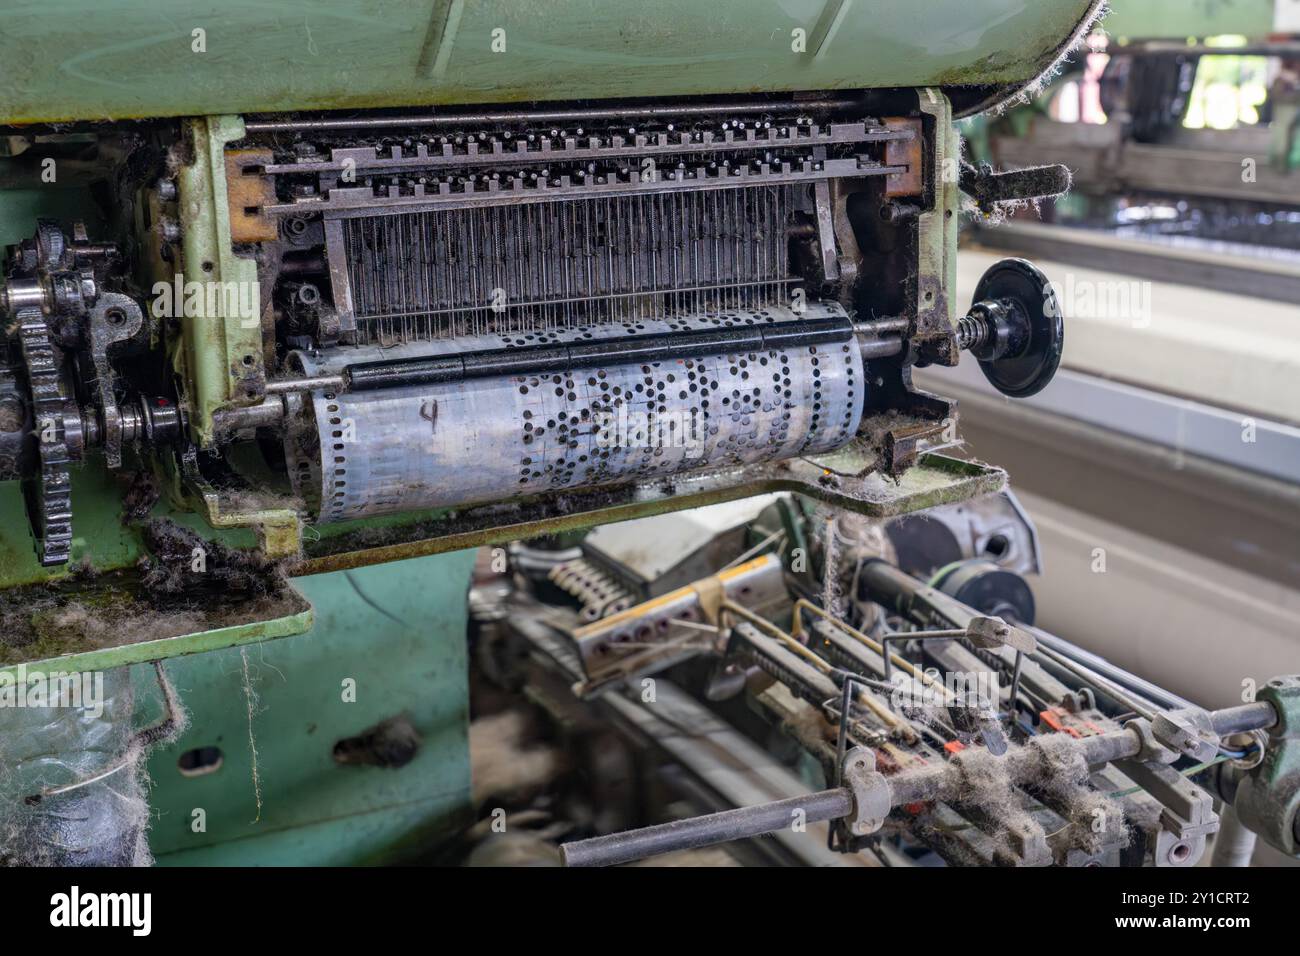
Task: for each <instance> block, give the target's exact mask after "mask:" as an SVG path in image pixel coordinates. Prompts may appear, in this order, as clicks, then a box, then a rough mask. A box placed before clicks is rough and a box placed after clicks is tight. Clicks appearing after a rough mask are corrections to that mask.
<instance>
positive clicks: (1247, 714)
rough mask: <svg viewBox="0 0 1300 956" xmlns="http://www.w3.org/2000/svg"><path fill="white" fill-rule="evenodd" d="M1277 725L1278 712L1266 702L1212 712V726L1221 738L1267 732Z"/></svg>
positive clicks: (1240, 705)
mask: <svg viewBox="0 0 1300 956" xmlns="http://www.w3.org/2000/svg"><path fill="white" fill-rule="evenodd" d="M1276 723H1277V711H1276V710H1275V709H1274V708H1273V705H1272V704H1270V703H1267V702H1266V701H1262V700H1260V701H1256V702H1255V703H1253V704H1238V705H1237V706H1236V707H1225V708H1224V709H1223V710H1212V711H1210V724H1211V725H1212V726H1213V727H1214V732H1215V733H1216V734H1218V735H1219V736H1220V737H1227V736H1228V735H1230V734H1242V733H1245V732H1246V731H1248V730H1267V729H1268V728H1270V727H1272V726H1273V725H1274V724H1276Z"/></svg>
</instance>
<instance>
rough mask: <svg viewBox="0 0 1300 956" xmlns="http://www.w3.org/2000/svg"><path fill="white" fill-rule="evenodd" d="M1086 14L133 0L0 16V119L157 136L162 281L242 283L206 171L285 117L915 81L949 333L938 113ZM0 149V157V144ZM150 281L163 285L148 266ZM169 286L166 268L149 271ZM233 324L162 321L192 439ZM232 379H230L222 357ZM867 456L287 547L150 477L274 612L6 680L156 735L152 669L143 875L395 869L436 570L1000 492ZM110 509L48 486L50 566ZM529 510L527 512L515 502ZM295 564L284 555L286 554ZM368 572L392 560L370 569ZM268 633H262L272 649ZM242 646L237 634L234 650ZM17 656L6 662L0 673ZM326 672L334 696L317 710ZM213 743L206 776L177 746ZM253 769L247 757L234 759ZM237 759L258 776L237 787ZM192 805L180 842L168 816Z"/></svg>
mask: <svg viewBox="0 0 1300 956" xmlns="http://www.w3.org/2000/svg"><path fill="white" fill-rule="evenodd" d="M1097 6H1098V4H1097V0H1036V2H1034V3H1024V2H1021V0H932V2H931V3H929V4H927V6H926V9H925V11H924V14H923V15H921V14H918V12H917V10H916V6H915V4H913V3H907V2H902V0H890V2H885V3H871V4H867V3H866V2H865V0H716V2H713V3H710V4H708V5H701V4H699V3H697V2H694V0H643V2H638V3H636V4H630V3H614V2H609V0H568V2H561V0H477V2H469V0H416V2H408V0H310V2H309V0H285V2H280V3H270V2H266V0H228V2H225V3H222V4H220V5H219V6H215V7H214V6H213V5H212V4H210V3H207V2H202V0H173V2H171V3H169V4H168V5H167V7H166V10H165V13H163V12H160V10H159V8H158V5H157V4H156V3H153V2H150V0H115V2H111V3H102V4H86V3H84V2H80V0H49V2H46V3H43V4H29V3H0V19H2V20H3V23H4V29H3V31H0V125H9V126H15V125H23V124H43V123H51V122H64V121H104V120H121V119H132V118H145V119H152V118H162V117H180V118H182V119H183V128H184V131H185V139H186V141H187V142H188V143H189V145H190V147H191V148H190V149H189V151H188V156H187V161H186V162H184V163H182V164H181V165H180V167H179V169H178V176H177V187H178V214H179V218H180V220H181V229H182V242H181V262H180V264H179V266H180V272H181V281H182V282H184V281H186V280H189V279H199V280H203V281H209V282H210V281H221V282H252V283H253V287H256V269H255V266H254V264H253V261H252V260H251V259H249V258H247V257H245V256H243V255H241V254H240V253H239V250H238V249H236V247H235V245H234V244H233V243H232V242H231V230H230V216H229V212H228V202H227V182H226V165H225V162H224V150H225V146H226V144H227V143H230V142H232V141H235V140H237V139H239V138H240V137H241V136H242V135H243V132H244V126H243V124H244V120H243V119H242V116H243V115H246V114H250V113H290V112H300V111H310V110H327V109H328V110H348V109H358V108H367V109H370V108H382V107H394V108H408V109H411V110H413V111H416V112H423V111H427V110H428V109H429V108H431V107H432V108H437V107H440V106H444V105H453V104H454V105H458V106H464V105H469V104H479V103H501V104H505V103H533V102H537V101H549V102H559V101H576V100H591V99H593V98H595V99H601V98H655V99H666V98H672V97H687V96H697V95H713V96H717V95H728V94H746V93H755V92H779V91H833V90H849V91H852V90H864V89H881V88H891V89H907V88H910V89H913V90H914V91H915V96H916V98H917V102H918V103H919V105H920V110H921V111H922V113H924V114H926V115H927V117H928V120H927V121H928V122H930V123H932V124H933V128H934V132H935V136H934V143H935V155H934V156H933V157H932V161H933V164H934V166H933V182H934V184H935V190H936V197H935V198H936V202H935V205H934V208H933V209H931V210H929V211H927V212H925V213H923V214H922V215H921V216H920V220H919V226H918V276H917V281H918V290H919V291H918V303H917V307H918V310H921V311H925V312H928V313H931V314H932V315H933V316H934V317H937V318H941V319H942V320H944V321H947V322H949V323H951V322H952V321H953V319H954V317H955V314H956V308H957V305H956V303H954V302H953V301H951V299H950V297H949V292H950V291H951V290H952V289H953V288H954V285H955V271H956V262H955V256H956V232H957V213H958V209H959V196H958V186H957V176H956V169H957V165H956V163H957V158H958V154H959V147H958V139H957V136H956V133H955V130H954V126H953V113H954V106H953V104H954V103H955V104H957V105H956V111H957V112H963V111H969V110H972V109H976V108H980V107H982V106H984V105H987V104H988V103H991V102H994V101H996V100H998V99H1000V98H1001V97H1003V96H1005V95H1007V94H1008V93H1010V92H1013V91H1014V90H1016V89H1018V88H1019V87H1022V86H1024V85H1025V84H1027V83H1029V82H1031V81H1033V80H1034V79H1035V78H1036V77H1037V76H1038V75H1040V74H1041V73H1042V72H1043V71H1044V70H1045V69H1046V68H1047V67H1048V66H1049V65H1050V64H1051V63H1052V62H1053V61H1054V60H1055V59H1056V58H1057V57H1058V55H1059V54H1060V53H1061V52H1062V50H1063V49H1064V48H1065V47H1066V46H1068V44H1069V43H1070V42H1071V41H1072V39H1073V38H1075V37H1077V35H1078V33H1079V31H1080V29H1082V27H1083V25H1084V24H1086V23H1089V22H1091V19H1092V17H1093V15H1094V14H1095V12H1096V9H1097ZM2 146H3V143H0V147H2ZM38 216H51V217H55V218H59V219H62V220H65V221H66V220H71V219H74V218H77V219H88V220H89V225H90V227H91V229H92V232H93V231H94V227H95V225H96V224H95V222H94V216H95V204H94V203H93V202H92V201H91V199H90V196H89V193H88V191H87V190H86V188H85V187H84V186H77V185H75V184H66V183H62V184H58V183H56V184H45V183H38V182H31V183H27V182H23V181H14V177H13V176H11V175H9V171H8V170H7V169H6V167H5V163H4V160H3V149H2V148H0V243H3V244H9V243H13V242H16V241H18V240H20V239H22V238H24V237H26V236H27V235H29V234H30V232H31V228H32V223H33V221H34V219H35V218H37V217H38ZM150 268H151V269H152V271H153V272H154V273H156V274H154V275H151V276H148V277H147V278H152V279H154V280H157V281H165V282H171V281H173V279H174V278H175V277H174V276H173V275H164V274H162V272H163V264H162V263H161V262H157V261H155V262H152V263H151V264H150ZM168 268H169V269H170V266H168ZM256 313H257V314H256V315H255V316H250V315H240V314H235V315H226V314H221V313H216V314H207V313H202V312H201V313H199V314H189V315H187V316H186V317H185V318H184V319H183V321H182V324H181V334H180V337H179V346H178V347H177V348H176V349H175V350H174V352H173V356H172V357H173V360H174V365H175V368H176V371H177V373H178V375H179V377H180V379H181V380H182V382H183V383H184V387H185V398H186V401H187V404H188V405H189V407H190V409H191V411H192V414H191V416H190V427H191V431H192V435H193V437H194V439H195V440H196V442H197V443H198V444H199V445H200V446H207V445H209V444H210V443H211V440H212V436H213V417H214V415H216V414H218V413H219V412H220V410H221V409H223V408H226V407H229V406H231V405H239V404H251V403H254V402H256V401H258V400H260V388H261V386H262V384H263V383H264V381H265V368H264V366H263V364H262V361H263V359H262V347H261V343H262V331H261V324H260V303H258V305H257V309H256ZM249 359H251V361H249ZM874 464H875V462H874V461H873V460H872V458H871V456H870V454H869V449H867V448H866V446H865V445H855V446H850V447H849V448H847V449H845V450H844V451H843V452H841V453H840V454H838V455H835V456H827V457H826V458H825V459H821V460H818V461H816V462H795V463H786V464H783V465H778V466H771V467H768V468H763V469H755V470H753V471H750V472H747V473H746V474H745V475H743V476H736V475H725V474H718V475H713V476H705V477H704V478H701V479H692V478H688V479H686V480H684V481H682V482H679V483H678V484H676V485H675V486H671V487H669V486H666V487H664V488H663V489H662V491H661V492H656V493H646V492H645V491H644V490H639V491H626V492H615V493H613V494H608V493H605V492H601V491H593V492H590V493H587V492H584V493H580V494H575V495H572V496H568V498H567V499H564V500H561V499H558V498H557V499H552V500H550V501H549V502H541V503H537V504H535V505H532V506H528V507H524V508H522V509H521V510H520V511H519V512H518V514H517V516H516V518H515V520H511V521H509V522H506V523H502V521H501V519H500V516H499V515H497V516H496V517H495V518H494V516H493V515H492V514H491V513H490V512H489V510H487V509H479V510H477V511H476V510H475V509H468V510H466V511H462V512H461V513H459V514H442V513H422V514H413V515H400V516H394V517H391V518H385V519H375V520H369V521H356V522H348V523H344V524H339V525H330V526H321V527H317V528H308V527H304V525H303V523H302V519H301V518H300V516H299V514H298V513H297V511H296V510H295V509H294V508H293V506H292V504H291V503H289V502H286V501H285V500H283V498H281V497H277V496H276V495H274V494H265V495H263V496H262V497H261V498H260V500H254V501H253V503H251V504H250V502H249V500H248V497H247V496H244V495H241V496H238V498H236V497H234V496H230V495H229V494H228V493H227V492H223V491H217V490H216V489H213V488H211V487H209V486H206V485H204V484H203V483H202V482H201V481H196V480H195V479H194V478H193V476H192V475H186V474H185V473H184V471H183V469H181V468H180V467H179V465H178V464H177V463H176V462H174V461H170V460H163V461H161V462H158V463H155V464H154V465H152V466H148V465H145V464H144V463H137V465H138V466H140V467H152V468H153V469H154V470H156V471H157V473H158V478H159V479H160V483H161V485H162V487H163V489H164V491H165V494H164V498H163V500H162V501H161V502H160V503H159V504H158V505H157V506H156V507H155V509H154V512H153V514H154V517H165V518H169V519H171V520H174V521H176V522H177V523H179V524H181V525H183V526H185V527H188V528H190V529H192V530H195V531H198V532H200V533H202V534H204V535H205V536H208V537H209V538H211V539H214V540H217V541H220V542H222V543H225V544H229V545H232V546H235V547H241V548H251V547H260V548H262V549H263V550H265V551H266V552H267V553H268V554H270V555H272V556H286V557H287V556H294V557H296V558H298V559H299V560H298V562H297V563H296V564H295V565H294V568H293V573H295V574H296V575H298V576H297V577H296V578H295V579H294V582H293V587H294V588H296V589H297V590H299V591H300V592H301V599H302V603H301V605H295V606H293V607H291V608H289V609H288V610H287V611H286V612H285V613H283V614H281V615H280V616H278V617H276V618H275V619H274V620H271V621H260V622H249V623H247V624H240V625H236V626H231V627H226V628H223V629H218V630H210V631H206V632H202V633H196V634H185V635H178V636H176V637H173V638H167V639H164V640H163V641H159V642H153V643H138V644H135V645H126V646H124V647H121V648H93V647H86V648H79V649H78V648H73V649H71V650H70V651H68V653H65V654H62V655H60V656H58V657H54V658H50V657H48V656H46V657H41V656H40V655H36V657H35V659H34V660H33V661H30V662H28V663H29V666H35V665H40V666H48V667H49V668H50V669H64V670H71V669H81V668H94V667H107V666H134V667H135V668H136V670H137V674H136V678H137V679H136V684H137V698H138V701H139V707H140V712H139V717H140V719H141V723H144V722H146V721H149V720H150V719H153V718H156V717H158V716H160V714H159V713H157V712H156V710H157V704H156V703H155V704H151V703H150V702H156V701H157V691H156V688H155V686H154V678H153V673H152V669H151V668H148V667H146V666H144V665H142V664H140V663H138V662H140V661H145V660H153V659H167V661H168V663H167V664H166V667H167V669H168V672H169V674H170V677H171V679H172V681H173V683H174V684H175V686H176V687H177V690H178V691H179V693H180V695H181V698H182V699H183V700H184V702H185V704H186V706H187V707H188V709H189V711H190V714H191V722H190V725H189V728H188V729H187V730H186V731H185V732H184V734H183V736H182V737H181V738H180V739H179V740H178V741H177V742H175V743H174V744H171V745H169V746H167V747H164V748H161V749H159V750H157V751H156V752H155V753H154V754H153V755H152V756H151V758H150V762H149V774H150V777H151V778H152V781H153V784H152V794H151V807H152V809H153V813H154V818H153V820H152V829H151V843H152V847H153V850H154V853H155V854H156V856H157V857H158V859H159V861H160V862H163V863H265V862H290V861H291V862H296V863H356V862H379V861H382V860H391V859H395V858H402V857H405V856H407V855H409V854H411V853H413V852H416V851H417V850H419V849H421V848H423V849H427V848H428V847H429V846H430V845H431V841H432V840H433V839H434V838H436V837H437V836H439V835H445V834H447V833H449V832H451V831H453V830H454V829H456V828H457V827H459V826H461V825H463V824H464V823H466V822H467V821H468V820H469V818H470V816H471V812H472V807H471V806H470V788H469V764H468V745H467V724H468V708H467V698H468V691H467V684H466V660H465V654H466V648H465V633H466V619H465V614H466V602H465V589H466V587H467V586H468V578H469V570H470V566H471V563H472V552H469V551H464V550H457V549H464V548H470V547H474V546H477V545H483V544H492V543H500V542H504V541H507V540H511V539H513V538H518V537H527V536H531V535H537V534H546V533H557V532H562V531H568V530H573V529H578V528H582V527H588V526H591V525H593V524H597V523H604V522H609V521H617V520H623V519H627V518H632V517H639V516H643V515H646V514H654V513H659V512H663V511H669V510H677V509H680V508H684V507H692V506H696V505H702V504H707V503H710V502H713V501H721V500H728V499H731V498H736V497H741V496H744V495H748V494H758V493H762V492H765V491H771V490H794V491H798V492H800V493H804V494H807V495H809V496H811V497H816V498H819V499H821V500H824V501H830V502H832V503H835V504H839V505H843V506H846V507H850V508H853V509H854V510H858V511H861V512H864V513H867V514H873V515H877V516H881V517H884V516H888V515H892V514H897V513H901V512H903V511H909V510H916V509H920V508H925V507H930V506H933V505H936V504H943V503H947V502H950V501H956V500H962V499H965V498H969V497H972V496H974V495H977V494H981V493H985V492H988V491H993V490H996V489H998V488H1000V487H1001V486H1002V485H1003V483H1004V481H1005V475H1004V474H1003V473H1002V472H1001V471H1000V470H998V469H996V468H990V467H987V466H983V465H979V464H972V463H967V462H958V461H956V460H954V459H949V458H944V457H942V456H937V455H924V456H922V457H921V458H920V459H919V461H918V463H917V465H916V467H914V468H912V469H911V470H909V471H906V472H904V473H903V474H902V475H901V476H900V477H899V478H898V479H896V480H895V479H888V478H884V477H882V476H880V475H871V474H870V472H871V471H872V469H873V466H874ZM123 492H124V488H123V486H122V484H121V482H120V481H119V480H118V479H117V478H116V477H114V476H113V475H111V474H109V473H108V472H107V471H105V470H104V469H103V468H100V467H97V463H96V462H95V461H94V460H93V459H92V461H91V462H89V464H88V465H83V466H82V467H80V468H77V469H74V475H73V501H74V510H75V514H76V523H75V525H74V534H75V535H76V538H75V539H74V545H73V562H72V565H74V566H75V565H77V564H82V563H84V564H88V565H90V566H92V567H94V568H95V569H97V570H100V571H113V570H115V569H125V568H129V567H130V566H131V565H133V564H135V563H136V562H137V561H138V560H139V559H140V558H141V557H142V555H143V554H144V548H143V545H142V542H141V538H140V535H139V532H138V530H136V529H134V528H131V527H128V526H125V525H124V524H123V523H122V521H121V507H122V497H123ZM530 508H531V510H530ZM0 528H3V532H2V533H0V587H3V588H13V587H34V586H40V585H41V584H42V583H46V582H50V581H55V580H57V579H59V578H61V577H64V576H66V575H67V574H68V573H69V572H68V571H67V570H66V569H63V570H59V569H55V570H48V569H44V568H42V567H41V566H40V565H39V564H38V563H37V561H36V559H35V555H34V554H33V551H32V547H31V540H30V538H29V535H28V531H27V522H26V518H25V515H24V509H23V502H22V497H21V494H20V492H19V488H18V485H17V483H16V482H0ZM300 545H301V548H302V550H301V552H300V553H299V550H298V549H299V547H300ZM376 562H395V563H390V564H386V565H385V566H384V567H383V568H376V567H367V565H372V564H374V563H376ZM272 638H274V640H272ZM254 642H255V643H254ZM15 664H16V661H8V662H7V666H13V665H15ZM347 679H352V680H354V681H355V686H356V688H357V693H356V701H355V702H347V701H345V700H344V699H343V697H342V695H341V690H342V688H341V683H342V682H343V681H344V680H347ZM403 714H404V715H405V716H406V717H407V718H408V719H409V720H410V721H411V723H412V724H413V725H414V726H415V727H416V729H417V731H418V732H419V734H420V736H421V737H422V738H423V744H422V746H421V748H420V750H419V752H418V754H417V756H416V758H415V759H414V760H413V761H412V762H411V763H410V764H408V765H406V766H405V767H402V768H392V767H370V766H364V767H356V766H345V765H342V764H340V763H339V762H338V761H337V760H335V758H334V756H333V747H334V745H335V743H337V741H338V740H340V739H343V738H347V737H350V736H355V735H357V734H359V733H362V732H363V731H365V730H366V729H367V728H369V727H372V726H374V725H376V724H377V723H379V722H380V721H383V720H387V719H390V718H393V717H395V716H398V715H403ZM204 748H208V749H216V750H219V751H220V754H221V760H220V761H219V763H217V765H216V766H212V763H211V762H209V763H208V764H207V765H205V769H206V770H207V772H203V773H192V772H185V773H183V772H182V769H181V767H180V766H179V765H178V759H179V758H180V755H181V754H185V753H188V752H190V751H195V750H199V749H204ZM254 755H256V756H254ZM254 760H256V768H257V771H256V773H254ZM196 810H203V811H204V813H203V814H202V816H203V819H204V824H203V826H202V827H198V826H197V825H196V821H197V818H196V814H195V811H196Z"/></svg>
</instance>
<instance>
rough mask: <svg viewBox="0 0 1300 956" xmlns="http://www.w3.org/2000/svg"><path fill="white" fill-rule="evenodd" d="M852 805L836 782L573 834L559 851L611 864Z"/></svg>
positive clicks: (831, 815) (841, 812)
mask: <svg viewBox="0 0 1300 956" xmlns="http://www.w3.org/2000/svg"><path fill="white" fill-rule="evenodd" d="M852 811H853V795H852V793H851V791H850V790H849V789H848V788H847V787H841V788H839V789H835V790H822V791H819V792H817V793H810V794H807V795H805V796H799V797H791V798H789V799H788V800H778V801H776V802H774V803H761V804H758V805H757V806H752V807H741V808H739V809H737V810H723V811H721V812H720V813H710V814H708V815H706V816H702V817H690V818H688V819H686V820H674V821H672V822H671V823H661V824H659V825H658V826H652V827H644V828H643V829H640V830H628V831H625V832H623V833H611V834H608V835H607V836H598V837H592V838H591V839H589V840H577V841H575V842H573V843H565V844H563V845H562V846H561V847H560V855H561V857H562V858H563V860H564V865H565V866H616V865H617V864H619V863H630V862H631V861H632V860H640V859H644V858H645V857H648V856H655V855H658V854H661V853H672V852H675V851H677V850H691V849H695V848H697V847H702V846H714V845H715V844H718V843H729V842H731V841H732V840H744V839H747V838H748V837H756V836H762V835H763V834H764V833H772V832H774V831H776V830H782V829H785V828H786V827H788V826H790V825H791V824H792V823H794V822H795V821H796V820H798V821H800V822H803V823H818V822H821V821H824V820H834V819H836V818H838V817H843V816H847V815H848V814H849V813H851V812H852Z"/></svg>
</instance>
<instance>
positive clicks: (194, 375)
mask: <svg viewBox="0 0 1300 956" xmlns="http://www.w3.org/2000/svg"><path fill="white" fill-rule="evenodd" d="M187 125H188V126H189V129H190V132H191V135H192V137H193V142H194V162H193V163H190V164H188V165H185V166H182V167H181V168H180V171H179V174H178V175H177V177H176V184H177V189H178V193H179V203H180V214H181V228H182V239H181V251H182V256H183V273H184V281H185V282H186V283H189V282H201V283H204V284H205V287H206V285H207V284H209V283H212V284H215V285H214V286H213V287H214V288H215V289H218V290H224V289H233V290H257V289H258V281H257V263H256V261H255V260H253V259H251V258H246V257H240V256H237V255H235V253H234V250H233V249H232V248H231V240H230V207H229V202H228V200H227V195H226V165H225V149H226V144H227V143H228V142H231V141H232V140H236V139H241V138H242V137H243V135H244V123H243V120H241V119H240V118H239V117H238V116H209V117H205V118H202V119H196V120H192V121H190V122H189V123H188V124H187ZM252 298H253V308H252V309H251V310H250V311H249V313H248V314H247V315H240V314H238V311H239V310H238V308H235V309H232V308H231V307H230V306H231V305H232V304H234V303H235V302H242V300H241V299H239V297H238V296H236V297H233V299H225V298H223V297H222V296H221V295H216V296H213V297H211V298H210V299H209V298H208V297H206V296H205V297H204V300H203V302H202V303H201V304H200V303H199V302H198V301H197V299H198V297H196V301H195V303H194V304H193V305H191V304H190V303H189V302H188V300H187V303H186V306H185V308H184V309H183V310H180V311H183V312H184V315H183V317H182V318H181V329H182V332H181V334H182V336H183V338H184V342H185V362H186V363H187V364H188V366H189V368H188V371H189V374H188V376H187V380H188V382H189V384H190V386H191V388H192V389H193V391H192V393H191V394H190V395H189V396H188V398H189V404H190V429H191V431H192V432H193V434H194V439H195V441H196V443H198V444H199V445H202V446H206V445H207V444H208V443H209V442H210V441H211V440H212V413H213V412H214V411H216V410H217V409H218V408H221V407H223V406H225V405H228V404H230V403H231V402H232V400H234V399H236V398H241V400H242V397H241V396H239V395H238V391H239V387H240V370H244V369H247V370H248V371H250V372H255V373H260V372H261V369H262V326H261V321H260V315H261V303H260V302H258V301H257V300H256V297H255V296H254V297H252ZM196 305H197V306H198V308H195V307H194V306H196ZM212 306H216V307H217V308H216V312H217V314H212V313H211V311H210V310H211V308H212ZM258 395H260V392H259V393H258ZM257 400H260V398H259V399H257ZM242 403H243V404H252V403H253V400H252V399H249V400H243V401H242Z"/></svg>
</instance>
